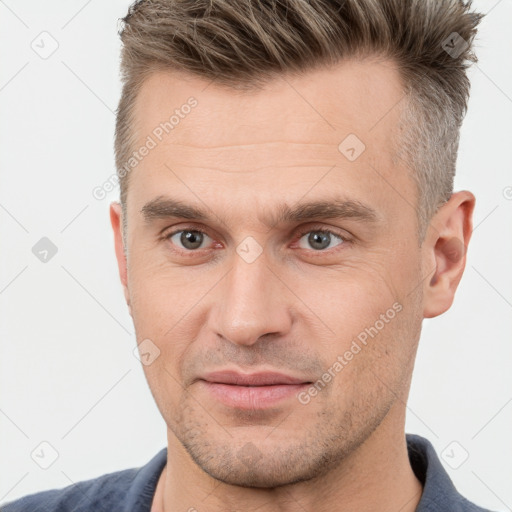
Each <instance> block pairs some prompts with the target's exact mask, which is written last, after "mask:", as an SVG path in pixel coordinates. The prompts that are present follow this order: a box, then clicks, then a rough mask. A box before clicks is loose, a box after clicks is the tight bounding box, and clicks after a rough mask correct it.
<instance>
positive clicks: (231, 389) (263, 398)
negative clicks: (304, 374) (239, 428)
mask: <svg viewBox="0 0 512 512" xmlns="http://www.w3.org/2000/svg"><path fill="white" fill-rule="evenodd" d="M200 382H202V383H203V384H204V385H205V387H206V389H207V390H208V391H209V392H210V393H211V394H212V395H213V396H214V397H215V398H216V399H217V400H219V401H220V402H222V403H223V404H225V405H227V406H228V407H236V408H238V409H265V408H267V407H272V406H275V405H277V404H278V403H279V402H281V401H282V400H285V399H287V398H290V397H292V396H296V395H297V393H299V392H300V391H302V390H303V389H305V388H306V387H307V386H309V384H276V385H272V386H236V385H231V384H219V383H216V382H208V381H200Z"/></svg>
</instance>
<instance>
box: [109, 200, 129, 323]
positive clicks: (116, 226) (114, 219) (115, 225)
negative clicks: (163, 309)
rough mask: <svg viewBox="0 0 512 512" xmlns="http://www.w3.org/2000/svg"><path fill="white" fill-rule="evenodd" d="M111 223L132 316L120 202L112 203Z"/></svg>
mask: <svg viewBox="0 0 512 512" xmlns="http://www.w3.org/2000/svg"><path fill="white" fill-rule="evenodd" d="M110 223H111V224H112V230H113V231H114V246H115V250H116V259H117V267H118V268H119V277H120V278H121V284H122V285H123V291H124V298H125V300H126V304H128V311H129V313H130V315H131V314H132V311H131V306H130V293H129V291H128V264H127V260H126V254H125V250H124V242H123V211H122V207H121V205H120V204H119V203H118V202H112V203H110Z"/></svg>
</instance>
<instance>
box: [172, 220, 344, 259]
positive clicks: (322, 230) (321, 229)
mask: <svg viewBox="0 0 512 512" xmlns="http://www.w3.org/2000/svg"><path fill="white" fill-rule="evenodd" d="M183 231H196V232H198V233H202V234H203V235H207V236H210V235H208V233H207V231H205V230H204V228H203V229H201V226H199V227H196V226H185V227H182V228H181V229H177V230H175V231H172V232H170V233H167V234H164V235H162V238H163V239H164V240H170V239H171V238H172V237H173V236H174V235H176V234H177V233H181V232H183ZM311 232H315V233H329V234H331V235H334V236H335V237H338V238H340V239H341V241H342V242H341V243H340V244H339V245H337V246H336V247H334V248H331V249H322V250H318V251H315V250H314V249H309V251H310V252H312V253H317V254H319V255H322V254H328V253H330V252H332V251H336V250H340V249H341V248H342V246H344V245H345V244H348V243H351V240H350V238H349V237H347V236H345V235H344V234H342V233H339V232H336V231H333V230H331V229H327V228H325V227H320V226H310V227H308V228H307V229H306V228H304V229H303V230H301V231H299V233H298V235H296V236H295V237H294V243H295V242H298V241H299V240H300V239H301V238H302V237H303V236H304V235H307V234H308V233H311ZM210 238H212V239H213V237H211V236H210ZM175 250H176V252H180V253H182V254H187V255H195V254H196V253H198V252H200V251H202V250H204V249H195V250H189V249H175ZM306 250H308V249H306Z"/></svg>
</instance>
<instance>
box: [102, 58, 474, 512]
mask: <svg viewBox="0 0 512 512" xmlns="http://www.w3.org/2000/svg"><path fill="white" fill-rule="evenodd" d="M190 96H194V97H195V98H196V99H197V101H198V105H197V106H196V107H195V108H194V109H193V110H192V111H191V113H190V114H189V115H188V116H186V117H185V118H184V119H182V120H181V121H180V124H179V125H178V126H177V127H176V128H175V129H174V130H172V131H171V132H170V133H169V135H167V136H166V137H164V138H163V140H162V142H160V143H159V144H158V145H157V146H156V147H155V148H154V149H152V150H151V151H150V152H149V154H148V155H147V156H146V157H145V158H144V159H143V160H142V161H141V162H140V163H139V164H138V166H137V167H136V168H135V169H134V170H133V171H132V172H131V174H130V183H129V188H128V194H127V232H126V247H125V246H124V245H123V236H122V228H121V226H122V210H121V207H120V205H119V204H118V203H113V204H112V205H111V210H110V215H111V223H112V227H113V230H114V238H115V249H116V255H117V261H118V266H119V272H120V277H121V282H122V285H123V288H124V293H125V297H126V300H127V303H128V305H129V308H130V313H131V315H132V317H133V322H134V325H135V330H136V335H137V342H138V343H140V342H141V341H142V340H145V339H150V340H151V341H152V342H153V343H154V344H155V345H156V346H157V347H158V349H159V350H160V355H159V357H157V358H156V359H155V360H154V361H153V362H152V363H151V364H149V365H146V366H144V371H145V374H146V378H147V380H148V383H149V386H150V389H151V391H152V393H153V396H154V398H155V401H156V403H157V405H158V407H159V409H160V411H161V413H162V416H163V418H164V419H165V422H166V424H167V427H168V428H167V438H168V460H167V465H166V467H165V470H164V471H163V473H162V475H161V477H160V480H159V482H158V486H157V491H156V494H155V497H154V499H153V506H152V511H153V512H157V511H176V510H184V511H185V510H197V511H199V512H200V511H202V510H208V511H209V512H214V511H217V510H218V511H220V510H244V511H247V510H249V511H250V510H258V511H259V512H266V511H292V510H293V511H296V510H307V511H313V510H315V511H324V510H330V511H332V510H337V511H349V510H350V511H352V510H358V511H363V512H364V511H374V510H380V511H383V512H386V511H389V512H391V511H393V512H396V511H397V510H401V511H402V512H407V511H413V510H415V509H416V506H417V504H418V501H419V499H420V496H421V491H422V486H421V483H420V482H419V481H418V480H417V478H416V477H415V475H414V473H413V472H412V469H411V467H410V464H409V460H408V455H407V448H406V443H405V437H404V423H405V404H406V401H407V396H408V392H409V387H410V381H411V376H412V371H413V365H414V358H415V355H416V349H417V344H418V340H419V337H420V332H421V323H422V319H423V318H431V317H435V316H437V315H440V314H442V313H443V312H445V311H446V310H447V309H448V308H449V307H450V306H451V304H452V301H453V298H454V294H455V290H456V288H457V285H458V283H459V281H460V279H461V277H462V273H463V270H464V266H465V247H467V245H468V243H469V239H470V236H471V231H472V213H473V208H474V203H475V198H474V196H473V195H472V194H471V193H470V192H467V191H462V192H457V193H454V194H453V195H452V197H451V198H450V200H449V201H448V202H447V203H445V204H444V205H443V206H442V207H441V208H440V209H439V210H438V212H437V213H436V215H435V216H434V217H433V219H432V220H431V223H430V226H429V228H428V230H427V233H426V236H425V239H424V241H423V243H422V244H421V246H420V244H419V243H418V236H417V230H418V226H417V221H416V211H415V205H417V204H418V199H417V191H416V190H415V186H414V184H413V181H412V178H411V176H410V174H409V172H408V170H407V169H406V167H405V163H404V162H403V161H400V160H398V161H397V159H396V158H394V156H393V148H394V147H395V144H396V136H397V135H398V134H399V132H398V126H399V115H400V99H401V98H402V97H403V92H402V84H401V81H400V76H399V74H398V71H397V70H396V68H395V66H394V65H393V63H392V62H390V61H378V60H377V59H374V60H365V61H348V60H347V61H344V62H343V63H341V64H339V65H337V66H336V67H331V68H318V69H316V70H313V71H310V72H309V73H307V74H305V75H303V76H301V77H297V76H295V77H292V76H282V77H280V78H278V79H275V80H273V81H272V82H271V83H269V84H268V85H266V86H265V88H264V89H263V90H261V91H256V92H252V93H247V92H246V93H243V92H235V91H232V90H229V89H227V88H223V87H220V86H219V85H216V84H214V83H210V82H208V81H205V80H202V79H198V78H195V77H190V76H186V75H183V74H178V73H175V72H174V73H171V72H164V71H159V72H155V73H154V74H153V75H151V76H150V77H149V78H148V79H147V80H146V82H145V83H144V85H143V87H142V89H141V91H140V94H139V96H138V98H137V102H136V105H135V120H136V122H135V126H134V130H135V133H136V135H137V140H138V143H139V144H140V145H141V144H143V142H144V140H145V139H146V137H147V135H148V134H151V132H152V131H153V130H154V128H155V127H156V126H158V125H159V123H160V122H162V121H163V120H165V119H168V117H169V115H170V114H171V113H172V112H173V111H174V110H175V109H176V108H179V107H180V105H182V104H184V103H186V101H187V98H189V97H190ZM351 133H352V134H356V135H357V137H358V138H359V139H360V140H361V141H363V142H364V144H365V146H366V149H365V151H364V152H363V153H362V154H361V155H360V156H359V157H358V158H357V159H356V160H355V161H349V160H348V159H347V158H346V157H345V156H344V155H343V154H342V153H341V152H340V151H339V150H338V145H339V144H340V142H341V141H343V140H344V139H345V137H346V136H347V135H348V134H351ZM162 196H165V197H174V198H178V199H179V200H181V201H182V202H184V203H186V204H191V205H194V206H197V207H203V208H206V209H207V210H208V213H209V215H210V218H209V219H207V220H202V221H197V220H185V219H183V218H157V219H152V220H151V221H149V222H148V221H147V220H145V218H144V215H143V214H142V208H143V207H144V205H145V204H147V203H148V202H150V201H152V200H154V199H155V198H158V197H162ZM335 197H336V198H343V199H345V200H346V199H350V200H353V201H359V202H360V203H364V204H365V205H368V206H370V207H371V208H372V209H373V210H374V211H375V212H376V214H377V215H376V221H375V222H369V221H363V220H359V219H354V218H342V219H328V218H315V219H308V220H306V221H300V222H295V221H294V222H285V223H274V224H270V225H267V224H265V223H264V221H265V220H268V219H269V218H272V216H275V215H276V214H277V212H278V205H281V204H282V203H286V204H288V205H289V206H295V205H296V204H298V203H299V202H306V201H312V200H332V199H333V198H335ZM320 228H322V229H327V230H330V231H331V232H332V233H333V234H332V235H330V238H329V235H327V237H328V238H327V243H326V244H325V245H326V246H327V248H320V249H318V247H317V246H315V245H311V242H310V238H311V237H310V238H308V235H309V234H311V232H313V235H314V234H315V233H316V231H315V230H318V229H320ZM180 229H181V230H187V229H189V230H199V231H201V232H202V233H204V238H203V239H202V240H203V241H202V244H201V246H200V248H197V249H194V248H192V249H190V248H189V247H190V246H184V245H183V241H181V242H180V240H181V239H180V234H181V233H179V234H178V235H175V236H173V237H172V238H167V239H166V238H165V236H164V235H169V234H170V233H172V232H174V231H179V230H180ZM304 232H305V233H306V234H305V235H303V233H304ZM336 235H338V236H342V237H345V238H344V239H342V238H338V236H336ZM199 236H201V235H199ZM246 237H253V238H254V239H255V240H256V241H257V242H258V244H259V245H260V246H261V248H262V253H261V254H260V255H259V256H258V257H257V258H256V259H255V260H254V261H253V262H251V263H248V262H247V261H246V260H244V258H242V257H241V256H240V255H239V253H237V250H236V249H237V246H239V244H240V243H241V242H242V241H244V239H246ZM313 242H314V241H313ZM393 304H399V305H400V306H401V310H400V312H399V313H397V314H396V315H394V318H393V319H392V320H389V321H388V322H387V323H385V325H384V327H383V328H381V329H380V330H379V331H378V334H377V335H376V336H375V337H374V338H372V339H370V340H369V342H368V343H367V345H366V346H364V347H363V348H362V349H361V350H360V351H359V352H358V353H357V354H356V355H354V356H353V358H351V360H350V361H348V362H347V364H346V365H345V366H343V369H342V370H341V371H339V372H338V373H336V375H335V377H334V378H332V379H331V380H330V382H329V383H328V385H327V386H325V388H324V389H322V390H321V391H320V392H318V394H317V395H316V396H314V397H311V400H310V401H309V403H307V404H305V405H304V404H302V403H300V401H299V400H298V399H297V398H296V397H295V396H293V397H291V398H289V399H286V400H284V401H282V402H280V403H279V406H277V407H273V408H270V409H263V410H262V409H252V410H241V409H239V408H236V407H228V406H225V405H223V404H222V403H220V402H218V401H217V400H216V399H214V398H212V396H211V395H210V394H209V393H208V392H207V390H205V388H204V386H202V385H201V383H200V381H198V380H197V378H198V376H200V375H201V374H202V372H206V371H213V370H219V369H225V368H235V369H237V370H239V371H240V372H242V373H254V372H256V371H263V370H268V371H278V372H281V373H285V374H289V375H293V376H295V377H300V378H304V380H307V381H310V382H315V381H317V379H319V378H320V377H321V376H322V374H323V373H324V372H325V371H326V370H327V369H328V368H329V367H332V365H333V363H334V362H335V361H336V360H337V357H338V356H339V355H343V354H345V353H346V352H347V351H349V350H350V347H351V344H352V342H353V341H354V339H355V338H356V337H357V335H358V334H359V333H361V332H362V331H364V330H365V328H368V327H370V326H374V325H375V323H376V321H377V320H378V319H379V318H381V317H380V315H382V314H385V313H386V311H388V310H389V309H390V308H392V305H393Z"/></svg>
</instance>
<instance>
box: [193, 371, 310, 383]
mask: <svg viewBox="0 0 512 512" xmlns="http://www.w3.org/2000/svg"><path fill="white" fill-rule="evenodd" d="M201 379H202V380H206V381H208V382H215V383H217V384H232V385H237V386H272V385H278V384H305V383H308V382H309V381H308V380H305V379H300V378H296V377H292V376H291V375H285V374H283V373H277V372H258V373H250V374H248V373H239V372H236V371H229V370H228V371H226V370H225V371H217V372H211V373H207V374H205V375H203V376H202V377H201Z"/></svg>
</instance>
